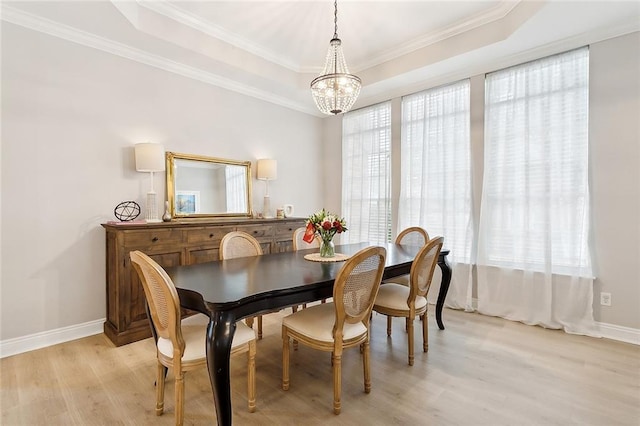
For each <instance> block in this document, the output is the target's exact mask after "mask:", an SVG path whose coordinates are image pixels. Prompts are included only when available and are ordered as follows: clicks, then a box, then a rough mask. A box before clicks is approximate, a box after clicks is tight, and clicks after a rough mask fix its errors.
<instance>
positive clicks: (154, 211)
mask: <svg viewBox="0 0 640 426" xmlns="http://www.w3.org/2000/svg"><path fill="white" fill-rule="evenodd" d="M145 219H146V222H147V223H157V222H162V219H160V218H159V217H158V203H156V193H155V192H153V191H151V192H147V216H146V218H145Z"/></svg>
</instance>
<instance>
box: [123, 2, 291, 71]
mask: <svg viewBox="0 0 640 426" xmlns="http://www.w3.org/2000/svg"><path fill="white" fill-rule="evenodd" d="M111 1H112V2H114V3H115V2H116V0H111ZM136 3H137V4H138V5H139V6H141V7H144V8H145V9H149V10H151V11H153V12H156V13H159V14H161V15H164V16H166V17H167V18H169V19H172V20H174V21H176V22H179V23H181V24H184V25H187V26H189V27H191V28H193V29H194V30H197V31H200V32H202V33H204V34H207V35H209V36H211V37H214V38H217V39H219V40H222V41H224V42H226V43H229V44H230V45H232V46H234V47H237V48H238V49H241V50H244V51H246V52H248V53H251V54H252V55H255V56H258V57H260V58H262V59H265V60H267V61H269V62H273V63H274V64H278V65H280V66H282V67H284V68H287V69H289V70H290V71H294V72H301V70H300V67H299V66H298V65H297V64H295V63H293V62H291V61H289V60H288V59H286V58H283V57H282V56H279V55H276V54H274V53H272V52H271V51H269V50H267V49H264V48H263V47H261V46H259V45H258V44H256V43H252V42H251V41H249V40H247V39H245V38H243V37H240V36H238V35H237V34H234V33H232V32H230V31H227V30H225V29H224V28H222V27H220V26H218V25H215V24H213V23H211V22H209V21H205V20H204V19H202V18H200V17H199V16H197V15H194V14H193V13H191V12H188V11H186V10H184V9H181V8H180V7H178V6H176V5H175V4H173V3H169V2H168V1H166V0H153V1H145V0H136Z"/></svg>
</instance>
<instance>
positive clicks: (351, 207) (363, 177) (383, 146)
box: [342, 102, 391, 243]
mask: <svg viewBox="0 0 640 426" xmlns="http://www.w3.org/2000/svg"><path fill="white" fill-rule="evenodd" d="M390 173H391V102H385V103H383V104H378V105H374V106H371V107H368V108H363V109H360V110H356V111H353V112H349V113H347V114H345V115H344V119H343V121H342V215H343V216H344V218H345V219H346V221H347V227H348V228H349V232H346V233H344V234H343V236H342V242H361V241H369V242H371V243H382V242H387V241H390V240H391V198H390V197H391V193H390V192H391V191H390V185H391V183H390V181H391V178H390V176H391V174H390Z"/></svg>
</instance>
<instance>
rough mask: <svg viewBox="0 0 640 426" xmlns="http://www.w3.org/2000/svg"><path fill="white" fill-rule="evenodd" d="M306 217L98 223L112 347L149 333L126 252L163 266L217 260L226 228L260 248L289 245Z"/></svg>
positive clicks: (269, 249) (281, 248)
mask: <svg viewBox="0 0 640 426" xmlns="http://www.w3.org/2000/svg"><path fill="white" fill-rule="evenodd" d="M305 220H306V219H303V218H287V219H216V220H210V221H204V220H189V221H186V220H185V221H172V222H166V223H165V222H163V223H150V224H103V225H102V226H103V227H104V228H105V230H106V233H107V235H106V243H107V251H106V254H107V268H106V272H107V274H106V279H107V320H106V322H105V323H104V333H105V334H106V335H107V337H109V339H111V341H112V342H113V343H114V344H115V345H116V346H121V345H125V344H127V343H131V342H135V341H137V340H141V339H145V338H147V337H149V336H151V329H150V327H149V320H148V319H147V314H146V310H145V296H144V290H143V289H142V284H141V283H140V280H139V279H138V276H137V274H136V272H135V270H134V269H133V267H132V266H131V260H130V259H129V252H130V251H132V250H140V251H142V252H144V253H146V254H147V255H149V256H150V257H151V258H153V259H154V260H155V261H156V262H158V263H159V264H160V265H161V266H163V267H170V266H177V265H192V264H196V263H203V262H210V261H213V260H218V249H219V246H220V240H221V239H222V237H223V236H224V235H225V234H226V233H227V232H230V231H244V232H247V233H248V234H251V235H253V236H254V237H255V238H256V239H257V240H258V241H259V242H260V244H261V245H262V249H263V251H264V253H278V252H283V251H291V250H293V240H292V237H293V231H294V230H295V229H296V228H299V227H301V226H304V223H305Z"/></svg>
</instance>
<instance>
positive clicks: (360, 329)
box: [282, 247, 386, 414]
mask: <svg viewBox="0 0 640 426" xmlns="http://www.w3.org/2000/svg"><path fill="white" fill-rule="evenodd" d="M385 258H386V250H385V249H384V248H383V247H368V248H365V249H363V250H361V251H359V252H358V253H356V254H355V255H354V256H353V257H351V258H350V259H348V260H347V261H346V262H345V263H344V265H343V266H342V268H341V269H340V271H339V272H338V276H337V277H336V279H335V283H334V287H333V302H331V303H325V304H321V305H314V306H311V307H308V308H307V309H303V310H300V311H298V312H295V313H293V314H291V315H289V316H286V317H284V319H283V320H282V389H284V390H288V389H289V340H290V339H294V340H297V341H298V342H300V343H302V344H304V345H307V346H309V347H311V348H313V349H318V350H321V351H326V352H331V353H332V355H331V361H332V365H333V412H334V413H335V414H340V409H341V402H340V394H341V391H342V352H343V350H344V349H346V348H351V347H361V348H362V355H363V365H364V391H365V392H366V393H369V392H370V391H371V374H370V360H369V325H370V316H371V309H372V307H373V303H374V301H375V299H376V294H377V293H378V289H379V288H380V280H381V279H382V273H383V271H384V263H385Z"/></svg>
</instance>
